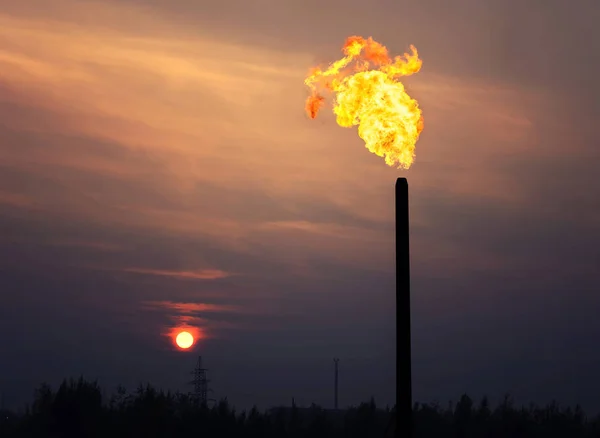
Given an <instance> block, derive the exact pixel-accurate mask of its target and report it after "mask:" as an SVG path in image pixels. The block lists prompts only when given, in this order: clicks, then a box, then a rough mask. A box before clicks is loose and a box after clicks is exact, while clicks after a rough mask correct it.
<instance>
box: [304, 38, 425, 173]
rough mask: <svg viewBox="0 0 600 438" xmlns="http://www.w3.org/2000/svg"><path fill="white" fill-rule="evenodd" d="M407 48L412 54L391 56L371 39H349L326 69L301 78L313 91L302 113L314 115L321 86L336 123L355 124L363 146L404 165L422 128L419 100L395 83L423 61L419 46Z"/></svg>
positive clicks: (320, 101) (390, 162)
mask: <svg viewBox="0 0 600 438" xmlns="http://www.w3.org/2000/svg"><path fill="white" fill-rule="evenodd" d="M410 49H411V52H412V53H410V54H409V53H405V54H404V55H402V56H396V57H395V58H393V59H392V58H390V56H389V55H388V50H387V48H386V47H385V46H383V45H381V44H380V43H378V42H377V41H374V40H373V39H372V38H371V37H369V38H368V39H364V38H362V37H359V36H352V37H349V38H348V39H347V40H346V44H345V45H344V47H343V48H342V52H343V53H344V55H345V56H344V57H343V58H342V59H339V60H337V61H335V62H334V63H332V64H331V65H330V66H329V67H328V68H327V70H321V69H320V68H314V69H313V70H312V71H311V72H310V75H309V76H308V77H307V78H306V80H305V81H304V83H305V84H306V85H307V86H308V87H309V88H310V90H311V95H310V96H309V97H308V99H307V100H306V113H307V114H308V116H309V117H310V118H311V119H314V118H316V117H317V114H318V112H319V110H320V109H321V107H322V106H323V103H324V100H325V98H324V97H323V95H322V94H321V90H328V91H331V92H333V93H334V105H333V112H334V113H335V115H336V116H337V123H338V125H340V126H342V127H345V128H348V127H352V126H355V125H358V135H359V136H360V138H362V139H363V140H364V141H365V146H366V147H367V149H369V150H370V151H371V152H372V153H374V154H376V155H378V156H380V157H383V158H385V162H386V164H387V165H389V166H397V167H398V168H400V167H402V168H404V169H408V168H409V167H410V166H411V164H412V163H413V161H414V157H415V145H416V143H417V140H418V139H419V135H420V134H421V131H422V130H423V116H422V113H421V109H420V108H419V105H418V103H417V101H416V100H414V99H412V98H411V97H410V96H409V95H408V94H407V93H406V91H405V89H404V85H403V84H402V83H401V82H399V81H398V78H399V77H401V76H409V75H412V74H414V73H417V72H418V71H419V70H420V69H421V65H422V63H423V62H422V61H421V60H420V59H419V54H418V52H417V49H416V48H415V47H414V46H410ZM353 62H354V65H353V67H352V66H351V65H352V63H353Z"/></svg>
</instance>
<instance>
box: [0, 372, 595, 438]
mask: <svg viewBox="0 0 600 438" xmlns="http://www.w3.org/2000/svg"><path fill="white" fill-rule="evenodd" d="M393 416H394V409H393V408H392V409H389V408H385V409H378V408H377V406H376V404H375V401H374V400H373V399H371V400H370V401H369V402H364V403H361V404H360V405H359V406H356V407H351V408H349V409H344V410H339V411H334V410H328V409H323V408H321V407H319V406H317V405H314V404H313V405H312V406H310V407H309V408H300V407H297V406H295V405H294V404H292V406H291V407H289V408H275V409H271V410H269V411H266V412H260V411H259V410H258V409H257V408H256V407H254V408H252V409H251V410H249V411H241V412H237V411H236V410H235V408H234V407H232V406H231V405H230V404H229V403H228V401H227V399H226V398H225V399H222V400H220V401H219V402H217V403H215V404H214V405H213V406H208V405H206V404H200V403H198V402H197V400H196V399H195V398H194V397H193V396H190V395H189V394H181V393H171V392H164V391H162V390H157V389H156V388H153V387H152V386H150V385H145V386H144V385H140V386H139V387H138V388H137V390H136V391H135V392H133V393H128V392H127V391H126V390H125V389H124V388H123V387H119V388H118V389H117V391H116V393H115V394H113V395H112V396H110V397H105V396H103V391H102V390H101V388H100V386H99V385H98V383H97V382H95V381H86V380H85V379H84V378H79V379H77V380H73V379H69V380H65V381H63V382H62V384H61V385H60V386H59V387H58V389H57V390H56V391H53V390H52V388H51V387H50V386H49V385H47V384H42V385H40V386H39V387H38V388H37V389H36V391H35V394H34V399H33V402H32V403H31V404H30V405H27V406H26V408H25V410H24V412H23V413H20V414H16V413H13V412H10V411H2V412H0V437H2V438H13V437H15V438H16V437H52V438H54V437H56V438H58V437H77V438H86V437H98V438H100V437H111V438H112V437H115V438H118V437H128V438H129V437H134V438H135V437H140V438H141V437H144V438H152V437H157V438H158V437H206V438H212V437H215V438H217V437H219V438H228V437H247V438H258V437H260V438H271V437H272V438H275V437H276V438H286V437H290V438H301V437H314V438H322V437H323V438H324V437H333V438H336V437H344V438H354V437H356V438H359V437H360V438H370V437H384V436H386V435H389V434H390V429H389V428H388V427H389V425H390V420H391V419H392V418H393ZM413 418H414V438H429V437H435V438H445V437H448V438H463V437H464V438H505V437H506V438H509V437H510V438H520V437H532V438H533V437H544V438H554V437H568V438H587V437H590V438H591V437H600V416H596V417H594V418H588V417H586V415H585V414H584V412H583V410H582V409H581V408H580V407H579V406H576V407H575V408H574V409H572V408H570V407H561V406H559V405H558V404H557V403H556V402H552V403H550V404H549V405H547V406H545V407H538V406H535V405H531V406H528V407H516V406H515V405H514V403H513V402H512V399H511V398H510V397H509V396H506V397H505V398H504V400H503V401H502V402H501V403H499V404H498V405H497V406H496V407H495V408H492V407H491V406H490V403H489V402H488V400H487V399H486V398H484V399H483V400H481V401H480V402H479V403H477V404H476V403H474V401H473V400H472V399H471V398H469V397H468V396H467V395H463V396H462V397H461V398H460V400H459V401H458V402H457V403H456V404H452V403H450V404H449V405H448V406H447V407H445V408H442V407H440V406H439V404H437V403H430V404H421V403H416V404H415V405H414V410H413ZM401 435H402V433H400V435H399V436H401Z"/></svg>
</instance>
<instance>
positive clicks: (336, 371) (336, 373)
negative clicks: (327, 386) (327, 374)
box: [333, 357, 340, 410]
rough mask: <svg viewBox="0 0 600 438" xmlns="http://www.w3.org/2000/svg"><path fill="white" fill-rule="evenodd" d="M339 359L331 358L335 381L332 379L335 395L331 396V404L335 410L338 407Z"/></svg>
mask: <svg viewBox="0 0 600 438" xmlns="http://www.w3.org/2000/svg"><path fill="white" fill-rule="evenodd" d="M339 361H340V360H339V359H338V358H337V357H335V358H333V363H335V381H334V391H335V395H334V398H333V406H334V408H335V410H337V408H338V362H339Z"/></svg>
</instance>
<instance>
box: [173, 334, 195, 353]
mask: <svg viewBox="0 0 600 438" xmlns="http://www.w3.org/2000/svg"><path fill="white" fill-rule="evenodd" d="M175 342H176V343H177V346H178V347H179V348H183V349H187V348H190V347H191V346H192V345H193V344H194V337H193V336H192V335H191V334H190V333H189V332H181V333H179V334H178V335H177V338H175Z"/></svg>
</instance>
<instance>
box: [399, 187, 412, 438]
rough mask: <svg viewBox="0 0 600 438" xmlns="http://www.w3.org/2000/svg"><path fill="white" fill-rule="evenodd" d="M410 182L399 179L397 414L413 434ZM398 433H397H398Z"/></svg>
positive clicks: (407, 434)
mask: <svg viewBox="0 0 600 438" xmlns="http://www.w3.org/2000/svg"><path fill="white" fill-rule="evenodd" d="M408 216H409V215H408V181H407V180H406V178H398V179H397V180H396V343H397V344H396V345H397V346H396V394H397V396H396V397H397V400H396V416H397V419H398V422H397V425H396V427H397V429H396V430H397V431H398V432H399V431H401V430H402V431H404V432H405V433H404V434H403V435H404V436H406V437H408V438H411V437H412V435H413V423H412V370H411V362H412V360H411V342H410V341H411V339H410V338H411V335H410V256H409V254H410V245H409V239H408V233H409V220H408ZM398 432H397V433H398Z"/></svg>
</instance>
